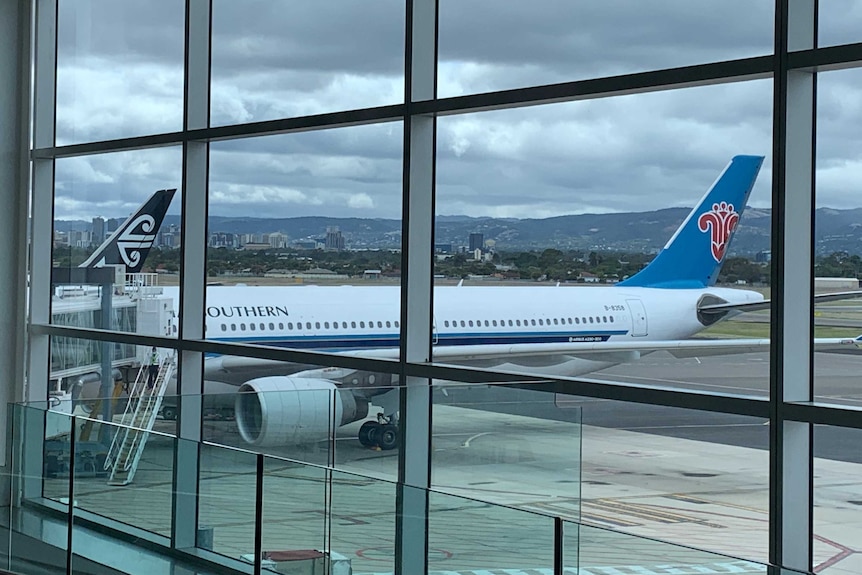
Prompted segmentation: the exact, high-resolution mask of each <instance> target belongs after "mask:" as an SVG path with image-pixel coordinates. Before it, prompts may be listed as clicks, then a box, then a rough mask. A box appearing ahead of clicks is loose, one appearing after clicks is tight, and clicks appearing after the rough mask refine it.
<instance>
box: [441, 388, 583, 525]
mask: <svg viewBox="0 0 862 575" xmlns="http://www.w3.org/2000/svg"><path fill="white" fill-rule="evenodd" d="M433 398H434V399H433V401H434V407H433V414H432V422H433V430H432V445H433V449H432V465H431V484H432V487H433V488H434V489H436V490H440V491H446V492H451V493H454V494H457V495H465V496H467V497H473V498H477V499H482V500H484V501H493V502H495V503H500V504H503V505H513V506H523V507H527V508H534V509H546V507H544V505H545V504H546V503H547V502H550V501H551V500H552V501H553V507H552V508H553V510H554V512H555V513H558V514H560V515H561V516H562V517H566V518H569V519H572V520H577V519H579V518H580V506H581V501H580V499H581V465H582V463H581V424H580V421H581V410H580V406H573V407H572V408H571V409H568V408H560V407H558V406H557V405H556V404H555V398H554V395H553V394H552V393H546V392H542V391H541V387H540V385H538V384H536V390H529V389H518V388H514V387H508V386H503V385H494V386H468V385H449V386H447V385H446V384H445V383H440V384H439V386H438V387H436V388H435V390H434V395H433ZM539 486H541V487H539ZM538 493H541V494H542V496H541V497H539V496H538ZM540 499H542V500H545V502H546V503H539V502H538V501H539V500H540Z"/></svg>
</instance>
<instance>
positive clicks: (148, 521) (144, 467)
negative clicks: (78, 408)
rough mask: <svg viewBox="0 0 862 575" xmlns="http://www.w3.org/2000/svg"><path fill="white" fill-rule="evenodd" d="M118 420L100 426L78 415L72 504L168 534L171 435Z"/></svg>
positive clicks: (171, 459)
mask: <svg viewBox="0 0 862 575" xmlns="http://www.w3.org/2000/svg"><path fill="white" fill-rule="evenodd" d="M123 419H124V418H123V417H122V416H120V418H119V425H105V426H103V425H102V424H101V422H100V421H98V420H94V419H89V418H79V421H80V422H81V423H82V425H81V427H80V429H79V432H78V442H77V444H76V454H77V455H76V461H77V468H78V470H79V473H78V475H77V476H76V482H75V500H76V503H77V506H78V508H79V509H82V510H86V511H89V512H92V513H96V514H98V515H101V516H103V517H108V518H110V519H113V520H115V521H119V522H121V523H126V524H129V525H133V526H135V527H138V528H140V529H144V530H146V531H151V532H153V533H157V534H159V535H164V536H170V534H171V508H172V503H173V494H172V482H173V464H174V450H175V448H176V446H175V443H176V439H175V438H173V437H171V436H168V435H164V434H161V433H155V432H147V431H145V428H146V426H145V425H144V427H143V428H140V427H137V425H136V426H135V427H127V426H130V425H135V423H134V421H132V420H130V421H124V420H123ZM138 425H141V424H140V423H139V424H138Z"/></svg>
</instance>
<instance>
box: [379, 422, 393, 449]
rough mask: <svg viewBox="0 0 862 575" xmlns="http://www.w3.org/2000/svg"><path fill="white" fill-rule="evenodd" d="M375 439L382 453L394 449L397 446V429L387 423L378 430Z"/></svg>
mask: <svg viewBox="0 0 862 575" xmlns="http://www.w3.org/2000/svg"><path fill="white" fill-rule="evenodd" d="M376 439H377V444H378V445H379V446H380V449H382V450H383V451H389V450H390V449H395V447H397V446H398V428H397V427H396V426H394V425H392V424H391V423H388V424H386V425H384V426H382V427H381V428H380V431H379V432H378V433H377V438H376Z"/></svg>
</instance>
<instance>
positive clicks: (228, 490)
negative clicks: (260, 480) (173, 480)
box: [198, 444, 257, 562]
mask: <svg viewBox="0 0 862 575" xmlns="http://www.w3.org/2000/svg"><path fill="white" fill-rule="evenodd" d="M256 458H257V456H256V455H255V454H254V453H246V452H242V451H235V450H232V449H226V448H224V447H219V446H214V445H206V444H201V445H200V475H199V483H198V489H199V494H198V495H199V503H198V546H199V547H207V546H208V545H206V544H209V543H210V541H207V542H202V541H201V536H202V535H203V534H207V535H206V538H208V539H211V544H212V547H211V549H212V550H213V551H215V552H216V553H219V554H221V555H226V556H227V557H233V558H234V559H240V558H242V556H243V555H248V554H249V553H250V554H251V555H252V562H253V559H254V524H255V521H254V514H255V494H256V493H257V488H256V485H257V479H256V478H257V459H256ZM204 543H206V544H204Z"/></svg>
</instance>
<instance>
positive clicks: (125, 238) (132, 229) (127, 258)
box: [78, 189, 177, 274]
mask: <svg viewBox="0 0 862 575" xmlns="http://www.w3.org/2000/svg"><path fill="white" fill-rule="evenodd" d="M176 191H177V190H176V189H172V190H159V191H157V192H155V193H154V194H153V195H152V196H150V198H149V199H148V200H147V201H146V202H144V204H143V205H142V206H141V207H140V208H138V209H137V211H136V212H135V213H133V214H132V215H131V216H129V218H128V219H127V220H126V221H125V222H123V224H122V225H121V226H120V227H119V228H117V231H115V232H114V233H113V234H111V236H110V237H109V238H108V239H107V240H105V241H104V242H103V243H102V245H101V246H99V247H98V248H97V249H96V251H95V252H93V254H92V255H91V256H90V257H89V258H87V261H85V262H84V263H82V264H81V265H80V266H78V267H81V268H99V267H102V266H106V265H117V264H123V265H125V266H126V273H130V274H136V273H138V272H140V271H141V268H142V267H143V266H144V260H145V259H146V258H147V254H148V253H149V252H150V248H151V247H153V242H154V241H155V240H156V234H157V233H158V232H159V227H160V226H161V225H162V220H163V219H164V217H165V213H166V212H167V211H168V206H170V205H171V200H172V199H173V197H174V192H176Z"/></svg>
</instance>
